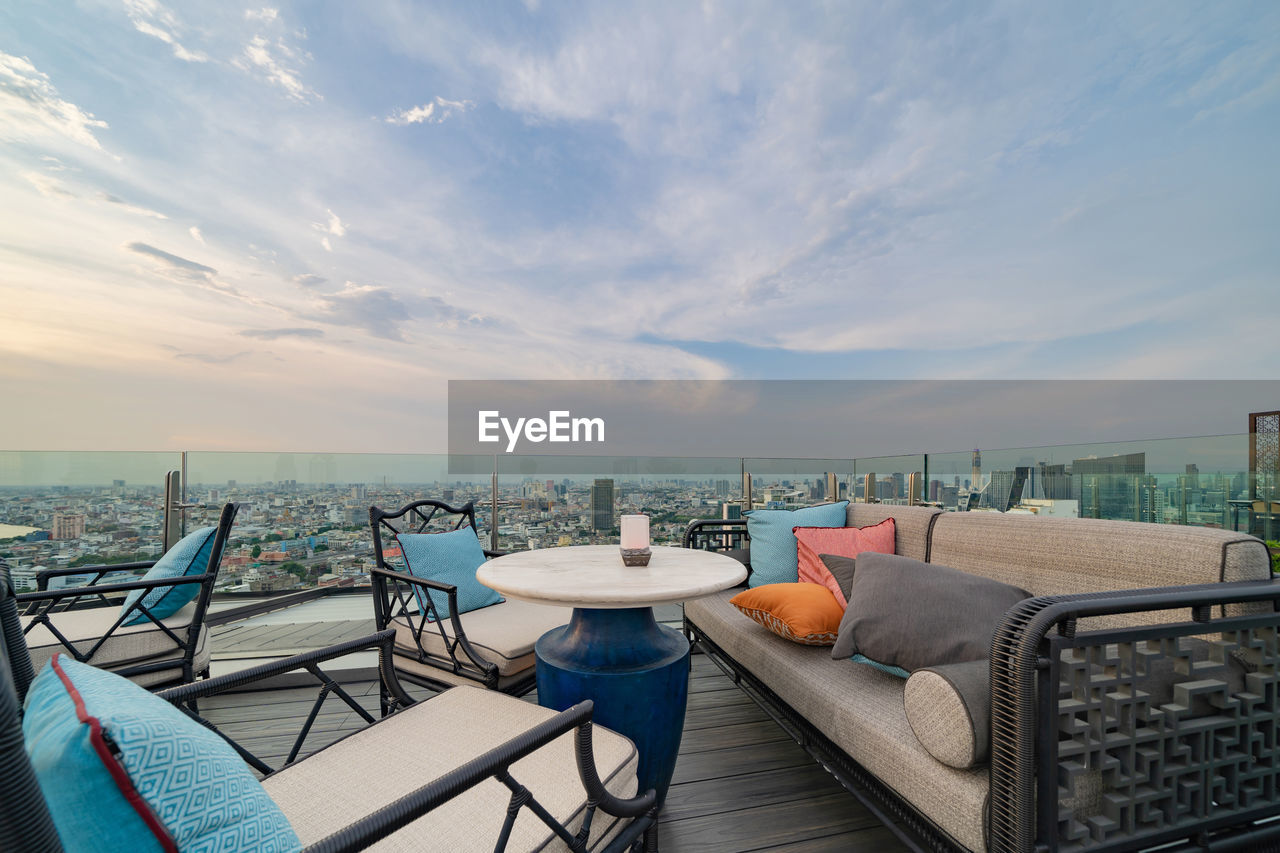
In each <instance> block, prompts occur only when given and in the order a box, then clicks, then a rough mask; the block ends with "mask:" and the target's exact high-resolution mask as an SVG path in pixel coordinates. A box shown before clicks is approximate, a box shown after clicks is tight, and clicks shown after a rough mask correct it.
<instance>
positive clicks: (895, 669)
mask: <svg viewBox="0 0 1280 853" xmlns="http://www.w3.org/2000/svg"><path fill="white" fill-rule="evenodd" d="M849 660H851V661H853V662H854V663H865V664H866V665H867V666H869V667H871V668H872V669H878V670H880V671H881V672H883V673H886V674H888V675H896V676H897V677H898V678H910V677H911V673H909V672H907V671H906V670H905V669H903V668H902V667H900V666H894V665H892V664H888V663H880V661H878V660H872V659H871V658H869V657H867V656H866V655H854V656H853V657H851V658H849Z"/></svg>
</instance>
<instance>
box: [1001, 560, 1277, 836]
mask: <svg viewBox="0 0 1280 853" xmlns="http://www.w3.org/2000/svg"><path fill="white" fill-rule="evenodd" d="M1228 605H1243V606H1233V607H1231V608H1230V610H1228V608H1227V606H1228ZM1179 610H1183V611H1186V614H1187V617H1186V619H1185V620H1184V621H1167V622H1161V623H1157V624H1145V623H1143V624H1131V625H1124V626H1122V627H1118V628H1117V627H1107V628H1097V629H1094V628H1092V627H1091V626H1089V629H1088V630H1080V628H1081V626H1080V620H1083V619H1090V618H1092V617H1100V616H1106V617H1123V616H1125V615H1136V614H1143V613H1150V612H1155V611H1164V612H1165V613H1166V614H1169V613H1170V611H1179ZM1115 621H1116V620H1115V619H1114V618H1113V619H1111V620H1109V622H1110V623H1114V622H1115ZM1277 630H1280V581H1274V580H1267V581H1241V582H1231V583H1214V584H1201V585H1195V586H1174V587H1156V588H1151V589H1136V590H1118V591H1112V592H1099V593H1085V594H1079V595H1058V596H1044V597H1040V598H1032V599H1027V600H1025V601H1023V602H1021V603H1019V604H1018V605H1017V606H1015V607H1014V608H1012V609H1011V610H1010V611H1009V612H1008V613H1006V614H1005V616H1004V618H1003V619H1002V620H1001V624H1000V626H999V627H998V628H997V629H996V632H995V636H994V638H993V640H992V644H991V797H990V802H991V817H990V827H991V839H990V845H989V849H990V850H992V851H993V853H997V851H1030V850H1033V849H1037V848H1038V845H1041V844H1048V845H1050V846H1053V844H1052V842H1053V840H1054V838H1055V837H1056V836H1058V835H1059V834H1060V833H1063V832H1070V831H1077V830H1075V829H1071V830H1068V829H1064V827H1066V826H1067V825H1068V824H1069V823H1070V821H1068V820H1065V819H1064V820H1060V814H1059V812H1060V809H1062V808H1066V809H1070V808H1072V806H1071V805H1065V806H1060V805H1059V798H1060V795H1059V790H1058V786H1059V783H1060V780H1062V779H1064V778H1065V779H1071V780H1072V781H1071V783H1070V784H1072V785H1074V774H1078V773H1083V772H1086V771H1088V772H1095V771H1099V770H1100V768H1099V767H1098V766H1096V764H1097V763H1098V762H1099V761H1100V760H1101V759H1096V756H1094V755H1093V753H1095V752H1097V753H1098V754H1099V755H1101V754H1103V753H1105V754H1106V755H1107V756H1111V758H1110V759H1108V761H1109V763H1108V772H1114V773H1119V774H1120V776H1121V779H1123V778H1125V773H1124V767H1123V761H1120V760H1119V759H1117V758H1115V756H1116V755H1119V754H1122V753H1123V752H1124V750H1125V748H1126V746H1125V744H1126V740H1125V739H1126V737H1128V736H1127V735H1125V734H1124V732H1123V731H1122V730H1121V729H1123V727H1124V726H1127V725H1130V724H1133V725H1136V723H1134V722H1133V720H1134V718H1135V717H1136V716H1137V713H1138V712H1137V709H1136V708H1135V707H1134V706H1133V703H1126V702H1120V703H1119V704H1118V705H1117V706H1116V708H1115V709H1111V708H1109V707H1104V706H1099V707H1098V708H1093V707H1092V705H1091V704H1090V702H1092V699H1089V701H1082V700H1080V699H1079V698H1078V697H1075V696H1073V697H1072V698H1070V699H1064V700H1060V699H1059V691H1060V680H1061V678H1062V674H1061V668H1062V667H1064V666H1076V665H1077V664H1076V663H1073V662H1067V663H1064V661H1063V655H1064V654H1066V653H1068V652H1073V655H1074V657H1072V661H1083V664H1080V665H1083V666H1085V667H1086V668H1088V667H1090V666H1092V667H1097V666H1098V664H1097V663H1096V661H1097V660H1106V663H1107V666H1106V669H1107V672H1106V674H1105V675H1101V676H1100V677H1103V678H1107V679H1114V680H1115V690H1116V691H1118V692H1119V693H1120V694H1126V693H1127V692H1128V691H1129V690H1130V689H1131V688H1132V685H1134V684H1136V683H1138V681H1139V680H1140V679H1141V678H1143V677H1145V667H1147V666H1148V665H1149V662H1150V660H1152V659H1155V658H1159V657H1164V656H1174V655H1176V652H1174V653H1173V655H1171V654H1170V652H1171V651H1172V650H1173V648H1174V646H1172V645H1170V644H1176V641H1177V638H1179V637H1187V636H1202V635H1220V636H1221V637H1222V638H1223V640H1222V641H1221V642H1222V643H1223V644H1225V645H1227V646H1228V647H1229V646H1232V645H1235V646H1237V647H1238V648H1240V649H1243V650H1245V651H1248V652H1250V653H1256V654H1259V655H1261V656H1262V657H1263V658H1264V660H1263V665H1262V667H1261V669H1263V670H1266V669H1267V668H1268V667H1272V668H1274V667H1275V666H1276V664H1277V663H1278V662H1280V661H1276V660H1275V658H1276V657H1278V656H1280V655H1277V650H1276V648H1275V645H1274V642H1273V641H1269V640H1267V637H1273V636H1274V633H1275V632H1276V631H1277ZM1255 632H1257V633H1256V634H1255ZM1151 644H1155V645H1154V646H1153V645H1151ZM1111 649H1117V650H1132V651H1119V652H1117V653H1118V654H1120V658H1119V659H1118V660H1112V659H1111V657H1110V655H1111ZM1139 651H1141V653H1139ZM1139 659H1141V662H1135V661H1138V660H1139ZM1223 663H1224V664H1225V663H1226V662H1225V661H1224V662H1223ZM1175 665H1181V664H1175ZM1183 666H1185V667H1186V668H1187V669H1188V672H1187V673H1186V674H1187V675H1188V678H1187V681H1188V682H1190V681H1191V680H1192V677H1191V674H1190V673H1191V667H1190V664H1189V663H1188V664H1185V665H1183ZM1092 678H1093V676H1092V675H1090V676H1089V682H1090V686H1089V687H1088V688H1087V690H1094V689H1101V688H1103V687H1105V686H1106V685H1105V684H1101V683H1097V684H1095V683H1094V682H1093V681H1092ZM1248 678H1249V679H1250V680H1249V686H1248V687H1247V688H1246V690H1247V691H1251V692H1257V691H1256V689H1255V687H1256V685H1254V684H1253V683H1252V680H1251V679H1252V676H1249V677H1248ZM1073 689H1078V688H1075V686H1074V684H1073ZM1132 689H1140V688H1132ZM1192 698H1194V697H1192ZM1206 701H1208V700H1206ZM1227 701H1228V704H1229V705H1230V707H1228V708H1225V709H1220V713H1221V715H1222V716H1220V717H1218V718H1216V719H1217V720H1219V721H1223V722H1224V724H1226V725H1228V726H1233V725H1234V726H1240V725H1246V724H1247V721H1246V720H1244V719H1243V718H1240V719H1237V717H1239V716H1240V715H1241V714H1247V713H1248V711H1247V710H1245V706H1248V704H1249V702H1243V703H1241V702H1238V701H1236V700H1234V699H1228V700H1227ZM1249 701H1252V700H1249ZM1063 702H1067V703H1070V704H1069V705H1063V704H1062V703H1063ZM1232 702H1235V704H1231V703H1232ZM1166 708H1183V711H1182V712H1178V711H1166V710H1165V709H1166ZM1113 712H1114V714H1118V715H1120V717H1113V716H1112V714H1113ZM1156 713H1158V714H1164V713H1170V714H1174V715H1175V716H1176V714H1177V713H1184V716H1185V715H1186V714H1189V713H1191V712H1190V709H1189V708H1184V707H1183V706H1182V705H1175V706H1161V707H1160V709H1159V710H1158V711H1156ZM1082 714H1088V715H1091V716H1089V723H1088V725H1085V723H1084V722H1083V719H1082V717H1081V715H1082ZM1161 719H1162V720H1163V721H1164V722H1163V723H1161V724H1160V725H1157V726H1156V727H1155V728H1143V730H1142V731H1143V734H1142V738H1145V739H1146V741H1151V740H1152V738H1153V737H1156V736H1159V737H1160V738H1161V739H1165V738H1169V739H1176V738H1179V737H1184V736H1189V735H1187V734H1186V733H1185V732H1183V731H1181V730H1180V727H1179V726H1178V725H1177V724H1171V725H1170V724H1168V720H1169V718H1166V717H1161ZM1115 720H1119V722H1118V723H1117V724H1116V725H1115V726H1112V723H1113V722H1114V721H1115ZM1198 722H1200V720H1198V719H1197V723H1198ZM1206 725H1210V727H1211V728H1212V725H1216V723H1213V724H1209V723H1206ZM1095 728H1098V729H1101V730H1105V731H1106V732H1107V734H1106V735H1105V739H1106V743H1105V744H1104V743H1103V742H1102V741H1101V740H1096V739H1095V740H1090V738H1091V737H1095V735H1096V737H1102V735H1098V734H1097V733H1096V732H1094V729H1095ZM1113 728H1114V729H1115V731H1112V729H1113ZM1190 728H1195V725H1192V726H1190ZM1232 731H1236V729H1232ZM1194 736H1195V737H1207V738H1212V731H1209V732H1203V731H1197V732H1196V734H1195V735H1194ZM1076 738H1081V739H1082V740H1076ZM1064 739H1065V740H1064ZM1271 744H1272V745H1271V746H1264V745H1262V744H1261V743H1259V744H1258V745H1256V746H1255V747H1253V751H1254V754H1253V755H1252V757H1251V758H1250V760H1251V761H1264V762H1280V746H1277V745H1275V742H1274V741H1272V742H1271ZM1142 748H1145V749H1146V750H1148V751H1154V752H1155V753H1157V754H1159V753H1161V749H1162V746H1161V745H1160V744H1156V743H1154V742H1150V743H1148V742H1145V741H1144V745H1143V747H1142ZM1165 748H1166V749H1167V750H1169V751H1170V754H1172V753H1173V752H1177V751H1178V750H1179V749H1180V748H1181V747H1178V746H1177V745H1176V744H1168V745H1165ZM1215 748H1216V747H1212V746H1209V745H1205V746H1203V749H1205V750H1208V751H1209V753H1210V754H1215V753H1214V749H1215ZM1139 751H1141V749H1139ZM1186 752H1187V753H1188V754H1197V755H1198V754H1200V753H1199V752H1196V751H1195V750H1186ZM1245 755H1246V757H1249V750H1248V749H1246V750H1245ZM1095 759H1096V760H1095ZM1214 762H1217V763H1216V764H1215V763H1214ZM1191 764H1192V765H1194V766H1193V767H1192V768H1191V769H1192V770H1196V771H1197V772H1199V771H1203V772H1205V773H1208V774H1209V775H1210V776H1212V777H1214V778H1215V779H1216V778H1217V775H1216V774H1215V771H1216V769H1217V768H1219V766H1221V769H1220V770H1217V771H1216V772H1218V773H1221V774H1226V776H1227V777H1228V778H1227V779H1226V780H1224V781H1222V786H1223V788H1224V790H1221V791H1220V790H1219V789H1218V787H1216V786H1217V784H1218V783H1217V782H1216V781H1214V780H1212V779H1211V780H1210V782H1205V781H1204V780H1199V779H1198V781H1197V782H1196V784H1198V785H1206V784H1212V785H1214V787H1213V791H1214V795H1213V797H1208V798H1205V799H1204V801H1203V803H1202V804H1201V806H1200V807H1199V808H1200V809H1201V810H1202V811H1203V812H1204V813H1203V814H1199V813H1195V812H1189V813H1183V811H1181V810H1175V811H1176V814H1169V815H1167V814H1165V813H1164V812H1162V811H1161V808H1160V807H1158V806H1157V805H1156V804H1154V803H1152V804H1146V803H1145V802H1144V803H1142V804H1139V803H1137V802H1136V801H1130V799H1129V794H1128V793H1127V792H1126V791H1121V790H1119V789H1117V791H1116V792H1114V793H1113V794H1110V795H1108V798H1109V802H1111V805H1110V806H1109V808H1112V809H1117V810H1120V811H1122V812H1124V813H1126V814H1129V813H1133V814H1135V815H1140V817H1135V818H1134V821H1135V822H1136V824H1137V825H1136V826H1135V827H1129V828H1127V829H1126V830H1125V832H1126V835H1125V840H1126V842H1132V843H1133V844H1134V845H1135V848H1136V847H1138V846H1155V845H1159V844H1163V843H1164V842H1166V841H1173V840H1176V839H1178V838H1184V837H1188V836H1195V835H1197V834H1203V835H1204V836H1205V837H1208V833H1210V832H1216V831H1219V830H1223V829H1228V830H1230V829H1232V828H1233V827H1235V826H1239V825H1243V824H1249V823H1250V822H1251V821H1253V820H1257V819H1260V818H1261V817H1271V816H1274V815H1276V814H1280V806H1277V805H1276V804H1275V803H1273V802H1270V801H1268V802H1267V803H1265V804H1263V805H1261V806H1259V804H1258V802H1257V801H1256V800H1255V799H1251V797H1250V795H1249V794H1248V793H1247V791H1245V790H1244V789H1243V787H1241V790H1236V788H1237V786H1244V785H1245V782H1244V781H1243V779H1242V780H1239V781H1231V780H1232V779H1234V777H1233V776H1232V769H1233V768H1232V767H1231V766H1228V765H1229V764H1230V762H1229V761H1228V760H1226V757H1224V756H1219V758H1216V759H1213V758H1208V759H1204V760H1203V761H1196V760H1193V761H1191ZM1201 765H1203V766H1201ZM1211 765H1212V766H1211ZM1157 771H1158V772H1160V773H1163V772H1164V771H1163V770H1160V768H1159V763H1158V762H1157V766H1156V768H1155V769H1153V770H1152V771H1151V772H1157ZM1144 772H1145V771H1144ZM1178 772H1179V771H1177V770H1176V769H1171V770H1170V771H1169V773H1170V775H1171V776H1173V777H1175V778H1173V779H1168V780H1166V779H1163V778H1162V779H1159V780H1157V781H1155V782H1151V783H1149V784H1152V785H1154V786H1155V788H1156V789H1162V788H1165V787H1168V788H1170V789H1172V788H1177V787H1179V786H1180V785H1181V784H1182V781H1180V780H1181V778H1182V777H1180V776H1179V775H1178ZM1121 787H1123V786H1121ZM1140 787H1141V786H1140ZM1075 825H1076V826H1077V827H1078V826H1083V825H1084V824H1083V823H1080V822H1078V821H1077V823H1076V824H1075ZM1265 831H1269V832H1271V833H1273V834H1280V825H1277V824H1276V823H1275V822H1273V823H1272V824H1271V828H1270V829H1269V830H1265ZM1069 840H1070V837H1069V836H1064V837H1063V842H1064V843H1067V842H1068V841H1069ZM1095 840H1096V839H1095Z"/></svg>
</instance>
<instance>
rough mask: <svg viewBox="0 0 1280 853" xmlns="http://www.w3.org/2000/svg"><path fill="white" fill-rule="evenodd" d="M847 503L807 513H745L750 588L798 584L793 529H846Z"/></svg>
mask: <svg viewBox="0 0 1280 853" xmlns="http://www.w3.org/2000/svg"><path fill="white" fill-rule="evenodd" d="M848 504H849V502H848V501H840V502H839V503H833V504H821V505H820V506H810V507H805V508H804V509H797V510H785V509H754V510H751V511H750V512H747V513H745V515H746V516H747V533H748V534H749V535H750V536H751V577H750V578H748V580H747V586H750V587H757V586H764V585H765V584H770V583H795V582H796V581H797V580H799V578H800V574H799V566H798V558H797V556H796V536H795V534H794V533H792V532H791V530H792V528H794V527H843V526H844V522H845V515H846V508H847V506H848Z"/></svg>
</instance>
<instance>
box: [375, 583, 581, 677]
mask: <svg viewBox="0 0 1280 853" xmlns="http://www.w3.org/2000/svg"><path fill="white" fill-rule="evenodd" d="M572 615H573V608H571V607H553V606H552V605H549V604H533V603H530V602H528V601H517V600H514V599H513V600H510V601H504V602H502V603H501V604H495V605H493V606H492V607H484V608H481V609H480V610H473V611H471V612H469V613H460V614H458V621H460V622H461V623H462V631H463V633H464V634H466V635H467V641H468V642H469V643H471V647H472V648H474V649H475V650H476V652H477V653H478V654H479V655H480V657H482V658H484V659H485V660H487V661H488V662H490V663H492V664H495V665H496V666H497V667H498V675H499V676H509V675H519V674H521V673H523V672H525V671H526V670H528V669H529V667H531V666H533V663H534V655H533V645H534V643H536V642H538V638H539V637H541V636H542V635H543V634H545V633H547V632H548V631H550V630H551V629H552V628H559V627H560V626H561V625H567V624H569V618H570V617H571V616H572ZM411 619H412V626H417V624H418V622H419V619H420V617H418V616H413V617H409V616H403V615H402V616H397V617H395V618H394V619H392V620H391V622H392V626H391V627H394V628H395V629H396V648H398V649H401V650H404V651H408V652H411V653H413V654H415V655H416V654H417V651H418V646H417V643H416V642H414V637H413V627H411ZM441 630H443V631H444V637H448V638H449V639H450V640H452V639H453V637H454V631H453V620H451V619H446V620H444V621H443V622H441V623H440V624H439V625H437V624H436V623H434V622H428V623H426V625H425V626H423V629H422V635H421V636H422V646H423V648H424V649H426V651H428V652H430V653H431V654H434V655H448V653H449V652H448V650H447V649H446V647H445V639H444V638H443V637H441V635H440V632H441ZM458 654H459V655H463V654H464V653H463V652H462V651H461V650H459V651H458ZM404 662H405V659H404V658H403V657H397V658H396V666H398V667H399V666H402V665H403V663H404ZM438 673H439V670H438V669H434V668H432V669H428V670H427V671H426V672H425V673H424V674H427V675H431V676H432V677H437V675H438Z"/></svg>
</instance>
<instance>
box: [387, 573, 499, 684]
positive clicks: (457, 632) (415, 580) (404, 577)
mask: <svg viewBox="0 0 1280 853" xmlns="http://www.w3.org/2000/svg"><path fill="white" fill-rule="evenodd" d="M370 574H371V575H377V576H379V577H382V578H386V579H387V580H390V581H393V582H396V583H406V584H409V585H410V586H419V587H425V588H426V589H434V590H436V591H438V592H443V593H444V594H445V595H447V596H448V597H449V624H450V625H451V626H452V627H453V637H454V641H455V642H456V643H457V645H458V646H459V647H461V648H462V651H463V654H465V655H466V656H467V659H468V661H470V663H471V665H472V666H474V667H475V668H476V669H478V670H479V671H480V672H481V673H483V675H484V680H485V683H486V684H487V685H489V686H490V687H492V686H495V685H496V684H497V683H498V666H497V664H494V663H492V662H490V661H487V660H485V659H484V658H483V657H481V656H480V653H479V652H477V651H476V650H475V647H473V646H472V645H471V641H470V640H468V639H467V632H466V631H465V630H463V628H462V620H460V619H459V618H458V588H457V587H456V586H454V585H453V584H449V583H442V582H441V581H437V580H431V579H430V578H420V577H417V576H416V575H411V574H409V573H408V572H397V571H393V570H391V569H383V568H379V567H377V566H375V567H374V568H373V569H372V570H370ZM376 593H377V591H376V589H375V594H376ZM397 595H398V593H397ZM427 598H428V600H429V599H430V596H427ZM402 604H403V602H402ZM433 607H434V603H433ZM436 615H437V616H439V614H438V613H437V614H436ZM429 624H435V625H438V624H439V620H437V621H436V622H433V623H429ZM423 630H425V626H423ZM417 633H418V630H417V629H416V628H415V637H414V641H415V642H416V643H417V644H418V651H419V653H421V654H424V655H426V654H427V651H426V650H425V649H423V648H422V639H421V637H418V636H416V634H417ZM442 633H443V631H442ZM447 643H448V638H446V644H447ZM450 657H452V658H453V663H454V665H455V666H458V665H460V661H458V659H457V658H456V656H453V655H452V654H451V655H450Z"/></svg>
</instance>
